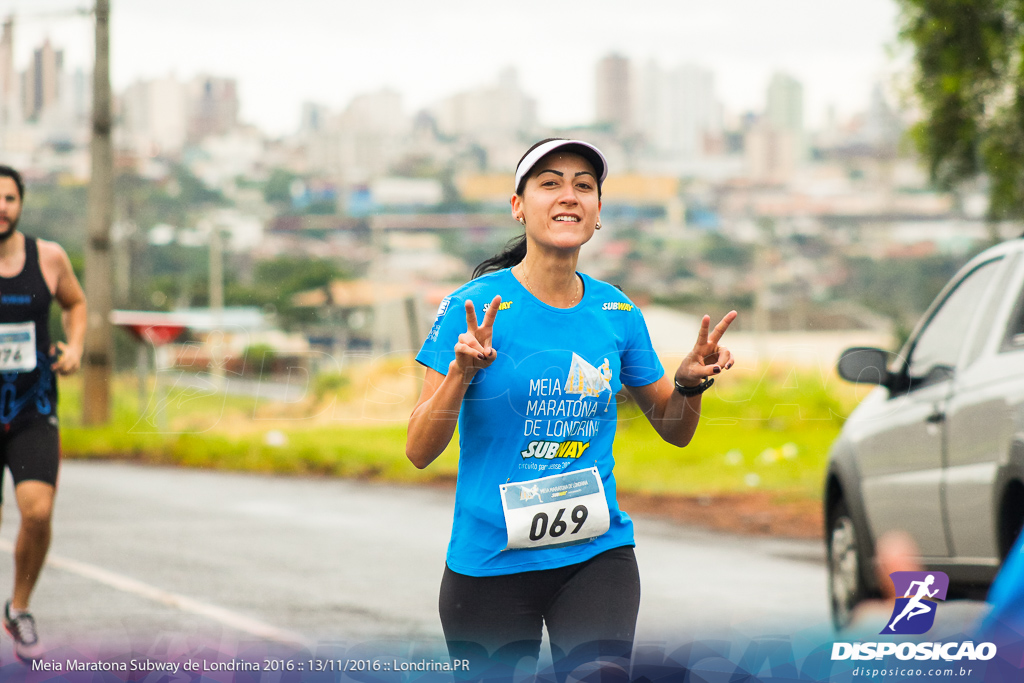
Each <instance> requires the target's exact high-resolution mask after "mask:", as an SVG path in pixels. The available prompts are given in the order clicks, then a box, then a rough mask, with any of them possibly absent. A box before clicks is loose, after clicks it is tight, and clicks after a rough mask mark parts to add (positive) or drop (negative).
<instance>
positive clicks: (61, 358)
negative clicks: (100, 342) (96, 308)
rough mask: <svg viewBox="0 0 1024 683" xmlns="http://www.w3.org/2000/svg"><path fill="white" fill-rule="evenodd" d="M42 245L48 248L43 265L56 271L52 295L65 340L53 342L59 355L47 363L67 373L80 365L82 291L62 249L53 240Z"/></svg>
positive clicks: (62, 372)
mask: <svg viewBox="0 0 1024 683" xmlns="http://www.w3.org/2000/svg"><path fill="white" fill-rule="evenodd" d="M45 249H46V250H47V252H49V253H48V254H47V256H48V257H49V258H47V265H49V266H51V267H52V268H54V270H55V271H56V273H57V287H56V289H55V290H54V293H53V296H54V298H55V299H56V300H57V303H58V304H59V305H60V307H61V308H62V309H63V311H64V312H63V315H62V316H61V321H62V322H63V324H64V334H65V336H66V337H67V343H64V342H57V343H56V344H55V347H56V350H57V351H58V352H59V355H58V357H57V360H56V361H55V362H54V363H53V365H52V366H51V367H52V368H53V371H54V372H56V373H58V374H61V375H70V374H73V373H75V372H77V371H78V368H79V367H80V366H81V364H82V352H83V349H84V348H85V327H86V306H85V292H83V291H82V285H80V284H79V283H78V278H77V277H75V271H74V269H73V268H72V267H71V260H70V259H69V258H68V255H67V253H66V252H65V251H64V249H63V248H62V247H61V246H60V245H59V244H56V243H54V242H48V243H47V244H46V246H45Z"/></svg>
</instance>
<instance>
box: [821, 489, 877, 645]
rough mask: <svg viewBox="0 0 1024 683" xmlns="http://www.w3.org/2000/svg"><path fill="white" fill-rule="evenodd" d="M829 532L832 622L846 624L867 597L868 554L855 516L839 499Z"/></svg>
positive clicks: (832, 515)
mask: <svg viewBox="0 0 1024 683" xmlns="http://www.w3.org/2000/svg"><path fill="white" fill-rule="evenodd" d="M830 519H831V520H832V521H831V524H829V534H828V592H829V602H830V604H831V606H832V625H833V626H835V628H836V630H840V629H843V628H846V626H848V625H849V624H850V619H851V618H852V617H853V610H854V608H855V607H856V606H857V605H858V604H859V603H860V602H862V601H864V600H865V599H867V598H868V588H867V586H866V585H865V584H864V577H863V569H864V565H865V562H866V560H865V558H864V555H863V553H862V552H861V544H862V542H863V539H862V538H860V534H859V532H858V531H857V525H856V524H854V521H853V517H851V516H850V511H849V510H848V509H847V507H846V503H845V502H844V501H842V500H840V501H839V502H838V503H837V504H836V505H835V507H834V508H833V509H832V514H831V515H830Z"/></svg>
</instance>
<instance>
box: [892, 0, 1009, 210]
mask: <svg viewBox="0 0 1024 683" xmlns="http://www.w3.org/2000/svg"><path fill="white" fill-rule="evenodd" d="M899 3H900V5H901V7H902V17H901V30H900V36H901V38H902V39H904V40H905V41H907V42H909V43H910V44H911V45H912V46H913V47H914V51H915V67H916V70H917V73H916V79H915V91H916V94H917V97H918V101H919V104H920V106H921V109H922V111H923V114H924V116H923V119H922V121H921V122H920V123H918V124H917V125H916V126H915V127H914V129H913V131H912V135H913V138H914V141H915V143H916V145H917V147H918V150H919V151H920V152H921V154H922V155H923V156H924V158H925V160H926V161H927V163H928V167H929V171H930V173H931V177H932V180H933V181H934V182H936V183H937V184H938V185H939V186H940V187H943V188H945V189H950V188H953V187H955V186H956V185H958V184H961V183H963V182H965V181H969V180H971V179H974V178H976V177H978V176H980V175H985V176H987V178H988V181H989V218H990V220H1012V219H1020V218H1024V59H1022V56H1024V2H1021V0H899Z"/></svg>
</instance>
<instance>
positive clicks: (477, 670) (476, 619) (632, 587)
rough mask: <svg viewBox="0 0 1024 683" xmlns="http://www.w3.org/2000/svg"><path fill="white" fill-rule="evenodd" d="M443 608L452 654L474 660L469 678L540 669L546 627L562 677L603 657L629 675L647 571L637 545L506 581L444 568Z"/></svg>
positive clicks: (442, 581) (441, 598) (490, 676)
mask: <svg viewBox="0 0 1024 683" xmlns="http://www.w3.org/2000/svg"><path fill="white" fill-rule="evenodd" d="M439 606H440V612H441V626H442V627H443V628H444V635H445V640H446V641H448V652H449V654H450V655H451V658H452V659H453V660H455V659H459V660H467V659H468V660H469V661H470V668H469V671H468V676H467V677H468V678H474V679H476V678H492V677H495V678H502V677H503V676H502V675H501V674H502V672H503V671H504V672H506V673H511V672H512V671H510V669H514V668H515V667H517V666H526V667H532V666H534V665H535V663H536V660H537V657H538V655H539V654H540V643H541V637H542V635H541V627H542V625H543V624H547V628H548V637H549V638H550V640H551V658H552V660H553V662H554V663H555V667H556V671H557V672H559V673H560V674H561V675H560V676H559V678H560V679H563V680H564V678H565V674H566V673H568V672H569V671H572V670H573V669H574V668H576V666H578V665H579V664H583V663H587V662H593V661H596V660H598V658H600V659H601V660H603V661H615V662H616V664H618V665H619V666H623V667H624V668H625V670H628V663H629V656H630V653H631V652H632V649H633V634H634V632H635V630H636V616H637V612H638V610H639V609H640V573H639V571H638V570H637V565H636V556H635V555H634V554H633V548H632V547H631V546H627V547H623V548H613V549H612V550H607V551H605V552H603V553H601V554H599V555H597V556H595V557H593V558H591V559H589V560H587V561H586V562H581V563H579V564H573V565H569V566H567V567H559V568H556V569H543V570H539V571H532V572H521V573H518V574H506V575H503V576H482V577H476V576H466V575H465V574H459V573H457V572H454V571H452V570H451V569H449V568H448V567H447V566H445V570H444V578H443V579H442V580H441V596H440V600H439ZM524 658H525V659H526V660H527V661H526V662H524V663H523V664H522V665H520V662H521V660H523V659H524ZM623 673H625V672H623Z"/></svg>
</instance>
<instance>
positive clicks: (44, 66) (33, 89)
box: [22, 38, 64, 121]
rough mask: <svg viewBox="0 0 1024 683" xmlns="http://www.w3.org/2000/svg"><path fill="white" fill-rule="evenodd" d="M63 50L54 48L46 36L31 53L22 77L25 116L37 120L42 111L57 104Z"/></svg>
mask: <svg viewBox="0 0 1024 683" xmlns="http://www.w3.org/2000/svg"><path fill="white" fill-rule="evenodd" d="M63 67H64V51H63V50H55V49H54V48H53V46H52V45H51V44H50V39H49V38H47V39H46V40H45V41H44V42H43V44H42V45H41V46H40V47H38V48H36V50H34V51H33V53H32V62H31V63H30V64H29V67H28V69H27V70H26V71H25V73H24V75H23V78H22V95H23V109H24V112H25V118H26V119H27V120H29V121H38V120H39V118H40V116H42V114H43V112H44V111H45V110H46V109H47V108H49V107H52V106H53V105H55V104H57V100H58V98H59V97H60V83H61V80H62V74H61V71H62V70H63Z"/></svg>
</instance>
